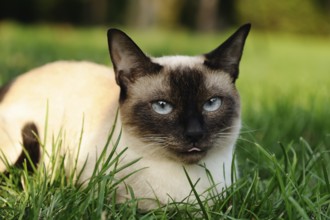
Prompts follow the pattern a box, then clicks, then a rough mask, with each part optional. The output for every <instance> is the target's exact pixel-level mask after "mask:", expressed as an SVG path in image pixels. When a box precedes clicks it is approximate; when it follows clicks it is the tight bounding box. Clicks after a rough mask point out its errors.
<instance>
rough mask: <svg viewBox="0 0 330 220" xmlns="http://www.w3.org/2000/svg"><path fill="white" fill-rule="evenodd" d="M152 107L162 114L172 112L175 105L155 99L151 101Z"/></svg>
mask: <svg viewBox="0 0 330 220" xmlns="http://www.w3.org/2000/svg"><path fill="white" fill-rule="evenodd" d="M151 106H152V109H153V110H154V111H155V112H156V113H158V114H161V115H166V114H169V113H171V112H172V110H173V106H172V105H171V104H170V103H168V102H166V101H162V100H160V101H154V102H152V103H151Z"/></svg>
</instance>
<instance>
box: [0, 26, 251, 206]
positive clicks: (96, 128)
mask: <svg viewBox="0 0 330 220" xmlns="http://www.w3.org/2000/svg"><path fill="white" fill-rule="evenodd" d="M249 30H250V24H246V25H243V26H242V27H240V28H239V29H238V30H237V31H236V32H235V33H234V34H233V35H232V36H231V37H229V38H228V39H227V40H226V41H225V42H224V43H223V44H221V45H220V46H219V47H217V48H216V49H215V50H213V51H211V52H209V53H206V54H203V55H199V56H164V57H157V58H154V57H149V56H147V55H146V54H145V53H143V52H142V50H141V49H140V48H139V47H138V46H137V45H136V44H135V43H134V42H133V41H132V40H131V39H130V37H128V36H127V35H126V34H125V33H124V32H122V31H120V30H118V29H109V31H108V45H109V51H110V57H111V60H112V63H113V69H111V68H108V67H106V66H102V65H99V64H95V63H91V62H73V61H58V62H54V63H50V64H46V65H44V66H42V67H39V68H36V69H33V70H31V71H29V72H27V73H25V74H22V75H20V76H19V77H17V78H16V79H14V80H13V81H12V82H10V83H9V84H7V85H5V86H3V87H2V88H1V89H0V150H1V151H0V155H1V156H0V157H1V159H0V171H1V172H3V171H5V170H6V169H7V168H8V165H16V166H22V163H23V162H24V161H25V160H27V158H28V156H27V154H29V158H30V159H29V161H30V162H32V163H33V164H30V162H29V163H27V168H28V169H32V165H35V166H37V165H38V164H40V163H43V164H45V165H46V167H47V169H54V167H51V165H49V163H50V157H51V154H52V153H54V152H55V151H54V150H53V149H52V147H53V146H54V140H55V139H56V138H58V137H59V138H60V139H61V140H62V143H61V148H60V151H59V152H57V153H58V154H59V156H64V155H65V169H66V171H67V172H68V173H70V172H72V170H73V169H72V167H74V164H73V163H75V162H76V163H77V164H76V167H75V170H74V171H75V172H79V173H80V174H81V175H80V176H79V179H78V180H77V181H79V182H84V181H88V179H89V178H90V177H91V176H92V173H93V171H94V168H95V165H96V162H97V160H98V157H99V155H100V154H101V153H102V151H103V149H104V148H105V146H106V144H107V139H108V136H109V132H110V131H111V129H112V127H113V124H114V123H116V127H115V133H114V136H113V137H118V136H119V135H121V137H120V142H119V145H118V146H117V149H116V151H117V152H118V153H119V152H122V151H123V150H124V149H125V148H126V147H127V149H126V151H125V152H124V154H123V155H122V157H121V158H120V163H122V164H126V163H129V162H131V161H133V160H136V159H140V160H138V161H137V162H136V163H134V164H133V165H131V166H129V167H128V168H126V169H124V170H121V171H120V172H118V173H117V174H116V175H117V178H118V179H120V178H122V177H124V176H126V175H128V174H130V173H133V172H135V171H137V170H139V171H138V172H136V173H135V174H133V175H131V176H130V177H129V178H127V179H126V180H125V185H128V186H130V187H131V188H132V189H133V191H134V195H135V196H136V197H137V198H149V199H157V201H158V202H160V204H166V203H167V202H169V201H172V200H174V201H182V200H184V199H185V198H187V196H189V194H190V192H191V186H190V185H189V182H188V178H187V176H186V174H185V171H186V172H187V173H188V175H189V177H190V179H191V181H192V182H193V183H194V184H195V183H196V186H195V189H196V191H197V192H198V193H200V194H202V193H203V192H204V191H207V189H209V188H210V181H209V178H208V177H207V174H206V171H205V167H206V168H207V169H208V171H209V172H210V173H211V175H212V177H213V181H214V183H215V187H216V189H217V190H218V191H219V192H221V190H223V189H224V188H225V187H226V186H229V185H231V184H232V183H231V166H232V160H233V150H234V145H235V141H236V139H237V138H238V135H239V131H240V126H241V117H240V98H239V94H238V91H237V90H236V87H235V81H236V80H237V78H238V74H239V63H240V60H241V56H242V52H243V47H244V44H245V40H246V37H247V35H248V33H249ZM118 109H119V110H118ZM117 116H118V118H117ZM116 118H117V120H116ZM114 139H116V138H114ZM114 142H116V140H112V141H110V143H108V145H109V146H108V147H109V149H111V148H112V147H113V145H114ZM78 146H79V147H78ZM23 149H24V150H23ZM109 153H110V151H109V152H108V151H107V154H109ZM201 165H202V166H201ZM110 171H111V170H109V172H110ZM129 195H130V194H129V193H127V192H126V190H125V187H124V186H121V187H119V188H118V198H119V201H122V200H124V199H128V198H129V197H130V196H129ZM139 205H140V208H142V209H151V208H153V207H154V205H155V203H154V202H152V200H146V201H144V200H141V202H140V204H139Z"/></svg>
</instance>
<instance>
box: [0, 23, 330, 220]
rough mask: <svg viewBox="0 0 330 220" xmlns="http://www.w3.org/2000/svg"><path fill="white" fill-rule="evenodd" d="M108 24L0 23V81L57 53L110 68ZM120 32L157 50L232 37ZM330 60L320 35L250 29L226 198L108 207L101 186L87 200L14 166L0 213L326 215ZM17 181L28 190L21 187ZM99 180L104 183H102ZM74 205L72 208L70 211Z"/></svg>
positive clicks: (2, 190) (211, 44)
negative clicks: (233, 170) (235, 172)
mask: <svg viewBox="0 0 330 220" xmlns="http://www.w3.org/2000/svg"><path fill="white" fill-rule="evenodd" d="M106 30H107V28H106V27H98V28H78V29H77V28H72V27H68V26H45V25H44V26H42V25H41V26H20V25H15V24H11V23H0V84H4V83H5V82H8V81H9V80H11V79H12V78H13V77H15V76H17V75H19V74H21V73H23V72H25V71H27V70H29V69H31V68H33V67H37V66H39V65H42V64H44V63H47V62H51V61H54V60H59V59H66V60H91V61H95V62H98V63H104V64H106V65H110V59H109V55H108V49H107V41H106ZM124 30H125V31H126V32H127V33H128V34H129V35H130V36H131V37H132V38H133V39H134V40H135V41H136V43H137V44H138V45H139V46H140V47H141V48H142V49H143V50H144V51H145V52H146V53H147V54H150V55H155V56H160V55H170V54H188V55H194V54H200V53H205V52H208V51H210V50H212V49H214V48H215V47H216V46H218V45H219V44H220V43H221V42H222V41H223V40H224V39H225V38H226V37H228V36H229V34H230V32H226V33H210V34H201V33H190V32H186V31H175V32H168V31H163V30H158V31H155V30H153V31H144V30H130V29H125V28H124ZM329 57H330V42H329V40H328V39H324V38H320V37H311V36H292V35H285V34H281V33H259V32H257V31H255V30H254V29H253V28H252V32H251V35H250V36H249V37H248V40H247V44H246V48H245V52H244V55H243V59H242V63H241V68H240V77H239V79H238V81H237V87H238V89H239V91H240V94H241V99H242V116H243V129H242V134H241V137H240V140H239V141H238V144H237V150H236V153H237V158H238V166H239V170H240V176H241V179H239V180H238V182H237V185H235V186H233V187H230V188H228V189H227V193H226V194H221V195H217V196H216V197H215V198H214V203H215V205H214V206H211V207H210V206H208V205H207V204H206V203H205V201H201V202H202V204H204V206H205V207H204V209H201V206H200V205H201V204H190V205H185V204H172V205H169V206H167V207H165V208H163V209H157V210H154V211H151V212H148V213H140V212H139V211H138V210H137V207H136V201H134V200H133V201H132V202H131V203H127V204H123V205H121V206H116V205H115V204H114V203H113V200H111V199H110V200H109V196H110V194H111V193H110V192H109V191H106V192H105V191H102V192H101V191H98V192H92V193H94V194H95V193H96V194H97V195H99V196H102V198H104V200H103V201H101V200H102V199H99V200H93V199H94V198H91V197H89V195H88V194H89V193H91V191H86V189H85V190H84V189H80V188H79V187H78V188H77V186H75V185H72V184H71V185H70V184H69V183H65V184H64V183H63V178H64V177H63V175H58V176H57V178H56V181H55V182H53V183H49V182H47V181H48V180H47V179H42V176H43V175H42V174H43V173H39V174H40V175H34V176H28V175H27V174H26V173H24V171H19V170H14V171H13V173H12V176H11V179H5V180H3V181H2V182H1V183H0V218H1V217H2V218H6V217H7V218H14V219H17V218H21V219H25V218H26V217H31V216H33V217H31V219H39V217H40V216H42V217H50V216H56V218H65V217H66V218H67V217H73V218H77V219H80V218H88V216H95V217H99V216H100V215H99V213H100V212H99V210H100V209H103V210H108V211H111V212H112V213H115V214H114V215H113V216H110V217H112V218H122V219H123V218H125V219H128V218H133V217H139V218H154V219H167V218H171V217H172V218H176V219H187V218H200V219H205V218H210V219H212V218H213V219H221V218H223V219H226V218H233V219H240V218H245V219H252V218H254V219H258V218H261V219H264V218H268V219H308V218H314V219H328V216H329V215H330V213H329V212H330V209H329V201H330V198H329V195H330V185H329V181H330V179H329V171H328V170H329V169H330V166H329V163H328V161H329V160H330V158H329V147H330V119H329V114H330V93H329V85H330V62H329ZM38 172H41V171H38ZM22 176H23V177H22ZM21 178H23V179H25V180H24V181H27V182H28V184H29V185H30V186H31V187H30V190H28V191H24V190H23V189H22V187H20V185H21ZM101 179H102V178H101ZM98 180H100V179H98ZM29 181H30V183H29ZM45 182H46V183H45ZM97 184H101V185H100V186H101V187H103V189H104V187H105V185H104V184H105V183H101V182H98V183H97ZM107 186H108V187H109V185H107ZM37 189H40V190H39V191H38V193H36V191H37ZM33 190H34V191H33ZM98 193H100V194H98ZM104 193H105V194H107V195H105V194H104ZM87 198H89V200H88V199H87ZM88 202H90V203H88ZM203 202H204V203H203ZM74 207H80V208H79V210H78V209H74ZM72 209H74V211H76V212H74V211H73V212H72V213H70V210H72ZM83 212H86V214H83ZM56 213H57V214H56ZM73 213H76V215H74V214H73ZM71 214H72V215H71Z"/></svg>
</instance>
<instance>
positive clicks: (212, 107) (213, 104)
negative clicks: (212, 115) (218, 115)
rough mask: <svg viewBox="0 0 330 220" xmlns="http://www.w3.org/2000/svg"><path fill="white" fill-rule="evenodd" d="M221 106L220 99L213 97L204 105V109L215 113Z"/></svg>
mask: <svg viewBox="0 0 330 220" xmlns="http://www.w3.org/2000/svg"><path fill="white" fill-rule="evenodd" d="M221 104H222V102H221V98H220V97H213V98H210V99H209V100H207V101H206V102H205V104H204V105H203V109H204V110H205V111H207V112H213V111H216V110H218V109H219V108H220V106H221Z"/></svg>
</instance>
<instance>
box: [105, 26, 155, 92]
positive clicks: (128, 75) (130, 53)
mask: <svg viewBox="0 0 330 220" xmlns="http://www.w3.org/2000/svg"><path fill="white" fill-rule="evenodd" d="M108 46H109V52H110V57H111V61H112V63H113V66H114V70H115V74H116V81H117V84H118V85H120V86H121V84H122V83H123V82H124V81H126V80H127V79H128V80H129V81H131V82H134V80H135V79H136V78H138V77H140V76H143V75H146V74H151V73H155V72H159V70H160V69H161V66H160V65H159V64H155V63H153V62H152V61H151V60H150V58H149V57H148V56H146V55H145V54H144V53H143V52H142V50H141V49H140V48H139V47H138V46H137V45H136V44H135V43H134V41H133V40H132V39H131V38H130V37H129V36H127V35H126V34H125V33H124V32H122V31H120V30H118V29H114V28H111V29H109V30H108Z"/></svg>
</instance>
